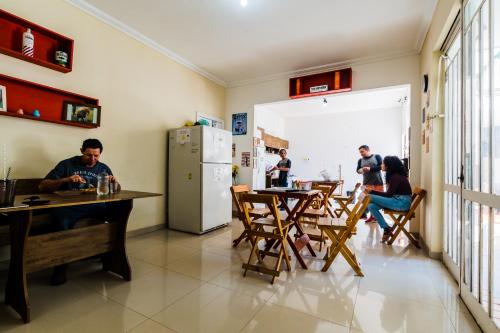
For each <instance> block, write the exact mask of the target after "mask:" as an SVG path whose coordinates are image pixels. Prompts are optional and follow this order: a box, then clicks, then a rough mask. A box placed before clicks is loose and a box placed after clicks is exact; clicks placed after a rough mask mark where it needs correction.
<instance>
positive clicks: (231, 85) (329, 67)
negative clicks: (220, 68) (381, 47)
mask: <svg viewBox="0 0 500 333" xmlns="http://www.w3.org/2000/svg"><path fill="white" fill-rule="evenodd" d="M419 53H420V52H419V51H417V50H412V51H405V52H393V53H388V54H384V55H376V56H370V57H364V58H357V59H351V60H345V61H339V62H334V63H331V64H326V65H321V66H314V67H308V68H303V69H298V70H294V71H289V72H283V73H278V74H272V75H269V76H262V77H258V78H254V79H250V80H243V81H235V82H228V83H227V88H236V87H241V86H246V85H251V84H257V83H262V82H267V81H272V80H277V79H284V78H291V77H294V76H302V75H310V74H316V73H321V72H327V71H330V70H335V69H340V68H345V67H349V66H355V65H364V64H370V63H374V62H381V61H385V60H391V59H396V58H403V57H409V56H413V55H417V54H419Z"/></svg>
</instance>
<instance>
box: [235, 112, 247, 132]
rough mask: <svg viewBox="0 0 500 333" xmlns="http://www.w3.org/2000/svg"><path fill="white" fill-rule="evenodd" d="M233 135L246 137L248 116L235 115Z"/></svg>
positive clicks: (244, 114)
mask: <svg viewBox="0 0 500 333" xmlns="http://www.w3.org/2000/svg"><path fill="white" fill-rule="evenodd" d="M232 128H233V135H246V134H247V114H246V113H235V114H233V127H232Z"/></svg>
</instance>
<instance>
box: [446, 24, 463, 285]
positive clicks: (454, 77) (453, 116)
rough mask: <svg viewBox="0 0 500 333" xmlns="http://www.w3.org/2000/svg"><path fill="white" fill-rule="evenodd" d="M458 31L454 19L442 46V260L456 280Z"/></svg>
mask: <svg viewBox="0 0 500 333" xmlns="http://www.w3.org/2000/svg"><path fill="white" fill-rule="evenodd" d="M461 37H462V36H461V33H460V29H459V24H458V22H456V24H455V25H454V28H453V29H452V30H451V31H450V35H449V38H448V40H447V43H446V46H445V50H444V53H445V58H444V64H445V79H444V108H445V149H444V151H445V172H444V177H445V179H444V203H445V206H444V243H443V244H444V249H443V261H444V263H445V265H446V266H447V267H448V269H449V270H450V272H451V273H452V275H453V276H454V277H455V279H456V280H457V281H458V280H459V276H460V269H459V263H460V238H461V232H460V230H461V228H460V207H461V200H462V199H461V198H462V196H461V194H462V184H461V179H460V175H461V166H462V154H461V136H462V133H461V128H462V119H461V118H462V52H461Z"/></svg>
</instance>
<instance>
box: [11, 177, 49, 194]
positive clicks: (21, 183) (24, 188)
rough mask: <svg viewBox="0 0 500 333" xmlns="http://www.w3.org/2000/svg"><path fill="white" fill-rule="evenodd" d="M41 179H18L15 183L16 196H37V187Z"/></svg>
mask: <svg viewBox="0 0 500 333" xmlns="http://www.w3.org/2000/svg"><path fill="white" fill-rule="evenodd" d="M42 180H43V179H42V178H29V179H18V180H17V182H16V195H26V194H38V193H40V191H39V190H38V185H40V182H41V181H42Z"/></svg>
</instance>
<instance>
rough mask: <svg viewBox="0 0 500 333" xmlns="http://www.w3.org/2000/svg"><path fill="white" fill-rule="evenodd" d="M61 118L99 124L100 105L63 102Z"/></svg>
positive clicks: (74, 121) (73, 121) (75, 121)
mask: <svg viewBox="0 0 500 333" xmlns="http://www.w3.org/2000/svg"><path fill="white" fill-rule="evenodd" d="M62 120H65V121H69V122H72V123H81V124H89V125H96V126H99V125H100V124H101V107H100V106H98V105H87V104H79V103H73V102H64V103H63V113H62Z"/></svg>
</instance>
